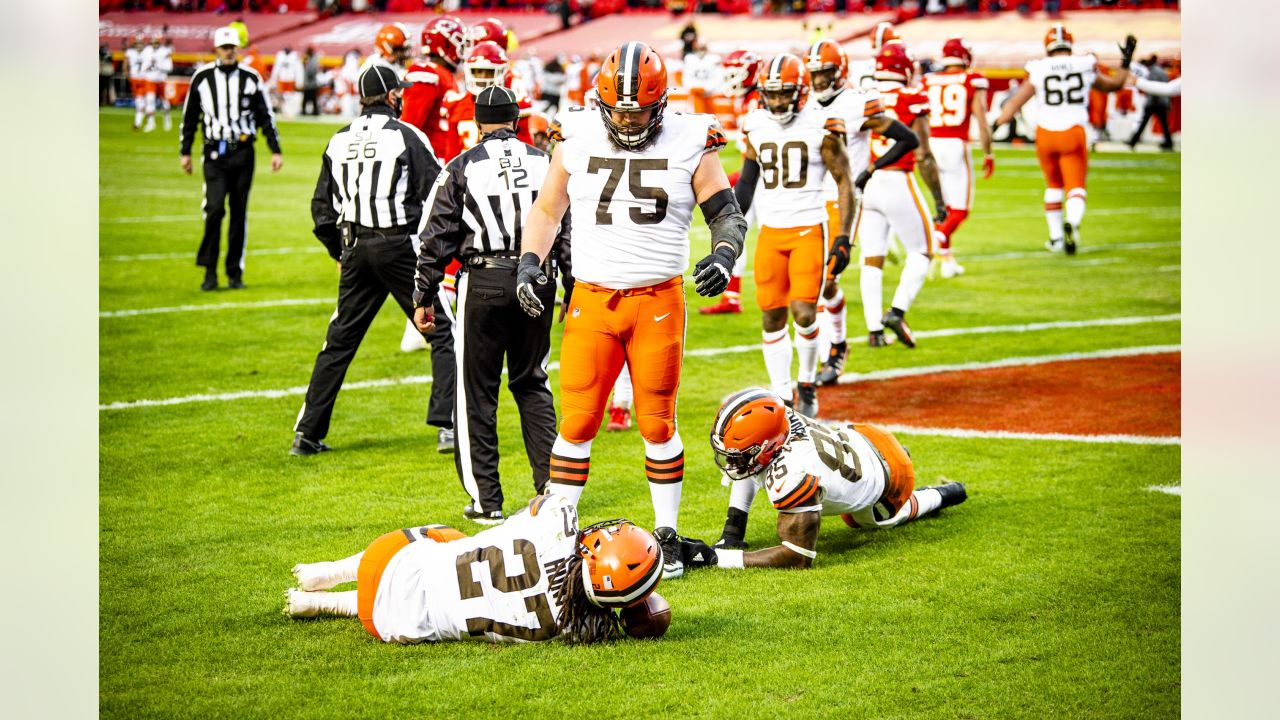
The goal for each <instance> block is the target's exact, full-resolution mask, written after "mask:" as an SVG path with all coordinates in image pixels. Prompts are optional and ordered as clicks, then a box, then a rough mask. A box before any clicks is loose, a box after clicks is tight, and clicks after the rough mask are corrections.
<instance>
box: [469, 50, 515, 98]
mask: <svg viewBox="0 0 1280 720" xmlns="http://www.w3.org/2000/svg"><path fill="white" fill-rule="evenodd" d="M510 67H511V63H510V62H509V61H508V60H507V54H506V53H505V52H503V50H502V48H500V47H498V44H497V43H492V42H488V41H485V42H482V43H480V44H479V45H476V46H475V47H473V48H471V52H469V53H467V64H466V65H463V66H462V74H463V77H464V79H465V82H466V86H467V92H469V93H471V94H472V95H479V94H480V91H481V90H484V89H485V88H487V87H490V86H492V85H498V84H507V71H508V69H509V68H510Z"/></svg>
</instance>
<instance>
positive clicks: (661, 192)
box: [550, 108, 725, 290]
mask: <svg viewBox="0 0 1280 720" xmlns="http://www.w3.org/2000/svg"><path fill="white" fill-rule="evenodd" d="M550 135H551V139H552V140H553V141H555V142H557V143H559V146H558V150H559V152H560V158H561V162H562V163H563V164H564V168H565V170H566V171H568V173H569V188H568V190H569V211H570V212H571V213H572V214H573V216H572V222H573V229H572V235H571V238H572V242H573V275H574V277H575V278H576V279H578V280H585V281H586V282H589V283H592V284H594V285H600V286H602V287H606V288H610V289H613V290H625V289H629V288H640V287H648V286H650V285H657V284H658V283H661V282H664V281H666V280H670V279H671V278H673V277H676V276H679V275H683V274H684V271H685V269H686V268H688V266H689V225H690V224H691V223H692V221H693V206H694V205H695V204H696V203H697V199H696V198H695V196H694V193H693V174H694V172H695V171H696V170H697V168H698V163H700V162H701V161H702V156H703V155H705V154H706V153H708V152H717V151H719V150H720V148H722V147H724V145H725V136H724V133H723V132H722V131H721V130H720V123H719V121H717V120H716V118H715V116H714V115H702V114H685V113H678V112H666V113H665V114H664V115H663V118H662V130H661V132H659V133H658V135H657V137H656V138H655V139H654V140H653V141H652V142H651V143H650V144H648V145H646V146H645V147H644V148H642V149H641V150H639V151H631V150H624V149H622V148H620V147H618V146H617V145H615V144H614V143H613V141H612V140H610V139H609V134H608V131H607V130H606V129H605V125H604V120H603V118H602V117H601V116H600V112H599V111H598V110H595V109H588V108H572V109H570V110H569V111H567V112H563V113H561V114H560V115H558V116H557V117H556V122H555V123H553V124H552V126H551V133H550Z"/></svg>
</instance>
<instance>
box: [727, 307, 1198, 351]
mask: <svg viewBox="0 0 1280 720" xmlns="http://www.w3.org/2000/svg"><path fill="white" fill-rule="evenodd" d="M1181 319H1182V314H1181V313H1170V314H1168V315H1139V316H1136V317H1118V318H1091V319H1089V320H1054V321H1050V322H1038V323H1023V324H1021V325H978V326H975V327H963V328H943V329H941V330H921V331H920V332H918V333H915V336H916V337H918V338H931V337H951V336H953V335H987V334H991V333H1028V332H1038V331H1041V330H1070V329H1072V328H1087V327H1116V326H1122V325H1148V324H1151V323H1163V322H1178V321H1179V320H1181ZM862 339H866V336H865V335H863V336H862ZM752 347H759V346H758V345H753V346H752Z"/></svg>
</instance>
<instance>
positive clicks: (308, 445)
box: [289, 433, 333, 455]
mask: <svg viewBox="0 0 1280 720" xmlns="http://www.w3.org/2000/svg"><path fill="white" fill-rule="evenodd" d="M332 449H333V448H331V447H329V446H328V445H325V444H324V441H323V440H312V439H310V438H308V437H306V436H304V435H303V434H302V433H298V434H297V435H294V436H293V448H292V449H290V450H289V454H290V455H318V454H320V453H322V452H329V451H330V450H332Z"/></svg>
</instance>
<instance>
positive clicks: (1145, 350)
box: [839, 333, 1182, 385]
mask: <svg viewBox="0 0 1280 720" xmlns="http://www.w3.org/2000/svg"><path fill="white" fill-rule="evenodd" d="M917 335H919V333H917ZM1171 352H1182V346H1181V345H1144V346H1142V347H1131V348H1115V349H1111V350H1093V351H1090V352H1072V353H1060V354H1057V355H1038V356H1033V357H1014V358H1004V359H1002V360H987V361H982V362H967V363H955V364H952V365H924V366H921V367H908V368H889V369H888V370H876V371H873V372H869V373H845V374H844V375H841V376H840V381H839V382H840V384H841V385H852V384H855V383H863V382H875V381H877V380H893V379H896V378H904V377H916V376H917V375H936V374H939V373H952V372H971V371H974V370H995V369H999V368H1011V367H1027V366H1031V365H1046V364H1048V363H1055V362H1071V361H1075V360H1099V359H1103V358H1117V357H1134V356H1137V355H1158V354H1161V353H1171Z"/></svg>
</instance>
